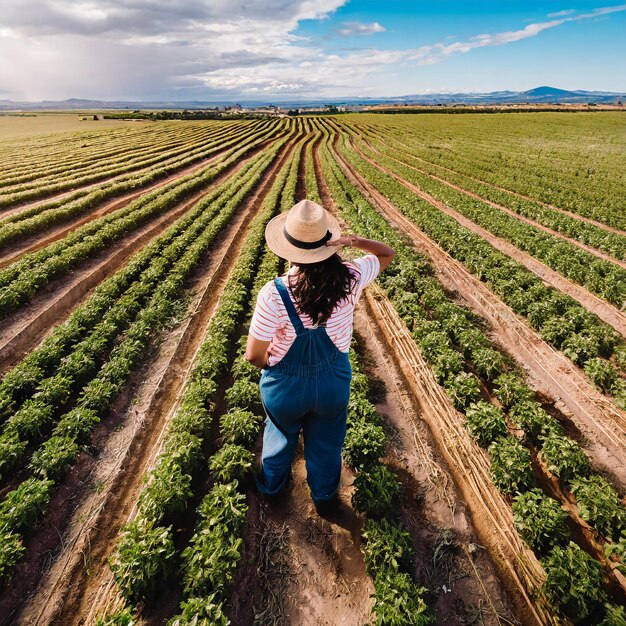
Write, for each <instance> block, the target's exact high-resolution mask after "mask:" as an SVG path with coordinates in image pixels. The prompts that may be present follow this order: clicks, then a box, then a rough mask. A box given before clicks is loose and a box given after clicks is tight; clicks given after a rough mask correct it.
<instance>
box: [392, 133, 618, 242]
mask: <svg viewBox="0 0 626 626" xmlns="http://www.w3.org/2000/svg"><path fill="white" fill-rule="evenodd" d="M394 140H395V141H397V142H398V143H399V144H400V145H402V146H404V147H405V148H406V149H407V150H404V152H405V153H406V154H407V155H408V156H410V157H411V158H412V159H415V160H416V161H420V162H421V163H426V164H427V165H434V166H435V167H440V168H441V169H443V170H446V171H448V172H450V173H451V174H457V175H459V176H464V177H465V178H468V179H469V180H473V181H474V182H476V183H480V184H481V185H486V186H487V187H491V188H492V189H497V190H498V191H504V192H505V193H508V194H511V195H512V196H517V197H518V198H521V199H522V200H528V201H529V202H535V203H536V204H540V205H541V206H544V207H546V208H548V209H552V210H553V211H558V212H559V213H562V214H563V215H567V216H568V217H571V218H573V219H575V220H580V221H581V222H587V223H588V224H593V225H594V226H597V227H598V228H601V229H602V230H606V231H609V232H611V233H615V234H617V235H626V232H625V231H623V230H621V229H620V228H615V227H614V226H609V225H608V224H605V223H604V222H599V221H598V220H594V219H593V218H591V217H585V216H584V215H579V214H578V213H574V212H573V211H568V210H567V209H561V208H559V207H557V206H554V205H553V204H549V203H548V202H543V201H542V200H537V199H536V198H531V197H530V196H526V195H524V194H522V193H519V192H517V191H513V190H511V189H507V188H506V187H500V186H498V185H495V184H494V183H488V182H487V181H486V180H482V179H480V178H474V177H473V176H469V175H468V174H463V173H462V172H459V171H458V170H453V169H452V168H449V167H446V166H445V165H439V164H438V163H434V162H433V161H428V160H427V159H423V158H421V157H418V156H415V155H414V154H412V153H411V152H410V150H411V147H410V146H408V145H407V144H405V143H403V142H402V141H400V140H399V139H397V138H395V137H394Z"/></svg>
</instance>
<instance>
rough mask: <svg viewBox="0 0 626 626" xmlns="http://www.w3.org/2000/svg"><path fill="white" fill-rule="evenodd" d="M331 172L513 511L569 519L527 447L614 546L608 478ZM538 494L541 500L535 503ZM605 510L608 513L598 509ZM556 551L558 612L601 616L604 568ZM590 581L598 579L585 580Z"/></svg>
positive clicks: (615, 501)
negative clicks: (565, 571) (545, 488)
mask: <svg viewBox="0 0 626 626" xmlns="http://www.w3.org/2000/svg"><path fill="white" fill-rule="evenodd" d="M324 173H325V176H326V180H327V182H328V185H329V187H330V189H331V193H332V195H333V197H334V198H335V200H336V202H337V203H338V205H339V206H341V207H342V212H343V215H344V217H345V218H346V219H347V220H348V222H349V223H350V224H351V225H352V227H353V228H354V229H355V231H356V232H360V233H366V232H367V233H368V236H377V237H379V238H382V239H385V240H388V241H390V242H392V245H393V246H394V249H396V251H397V253H398V259H397V261H396V262H394V264H393V266H392V267H391V268H389V270H387V271H386V272H385V274H384V275H383V276H382V277H381V284H382V286H383V287H384V288H385V290H386V292H387V294H388V296H389V298H390V299H391V301H392V303H393V304H394V306H395V307H396V309H397V310H398V312H399V314H400V316H401V317H402V319H403V320H404V321H405V323H406V324H407V326H408V327H409V329H410V330H411V331H412V335H413V337H414V339H415V341H416V343H417V345H418V346H419V348H420V351H421V353H422V354H423V356H424V357H425V358H426V359H427V361H428V362H429V363H430V364H431V366H432V368H433V371H434V373H435V376H436V378H437V380H438V382H439V383H440V384H441V385H442V386H443V388H444V389H445V391H446V393H447V394H448V395H449V397H450V399H451V400H452V402H453V404H454V405H455V406H456V408H457V409H459V410H460V411H462V412H464V413H465V414H466V417H467V421H466V424H467V427H468V429H469V431H470V433H471V434H472V435H473V436H474V438H475V439H476V440H477V442H478V443H479V444H481V445H483V446H485V447H487V446H488V447H489V455H490V458H491V468H492V475H493V480H494V483H495V484H496V486H497V487H498V488H499V489H501V490H502V491H503V492H504V493H506V494H510V495H511V496H512V497H513V498H514V506H516V503H517V502H518V501H521V502H522V503H524V502H525V500H524V499H525V498H528V497H534V498H535V502H536V505H537V507H539V506H540V505H541V506H542V507H543V508H544V509H548V510H551V511H553V512H554V511H561V509H560V506H559V504H558V502H556V501H555V500H551V499H550V498H548V497H547V496H545V495H544V494H543V493H542V492H541V491H540V490H532V488H533V485H534V477H533V472H532V462H531V453H530V451H529V449H528V448H527V447H526V446H540V447H541V450H540V453H539V454H540V456H541V457H542V458H543V459H544V460H545V462H546V463H547V464H548V466H549V469H550V470H551V471H552V472H553V473H554V474H555V475H557V476H558V477H559V478H560V479H561V482H562V484H563V486H565V485H567V484H568V483H569V482H570V481H573V482H572V490H573V491H575V492H576V495H577V498H578V500H579V501H578V508H579V512H580V515H581V516H582V517H583V518H584V519H585V520H586V521H587V522H589V523H590V524H591V525H593V526H595V527H596V530H597V531H598V532H599V533H601V534H602V535H604V536H606V538H607V539H609V540H610V539H615V538H616V537H617V536H618V535H619V533H620V532H621V531H622V529H623V528H624V525H625V523H626V510H625V509H624V508H623V507H622V506H621V503H620V500H619V496H618V494H617V493H616V492H615V490H614V489H613V488H612V487H611V486H610V485H609V484H608V483H607V482H606V481H605V480H604V479H602V478H601V477H599V476H591V477H588V476H589V473H590V468H589V463H588V460H587V458H586V456H585V455H584V452H583V451H582V449H581V448H580V446H578V444H576V443H575V442H574V441H573V440H571V439H569V438H568V437H566V436H565V435H564V433H563V431H562V429H561V427H560V426H559V424H558V422H556V420H555V419H554V418H552V417H551V416H550V415H549V414H548V413H547V412H546V411H545V410H544V409H543V408H542V407H541V405H540V404H539V403H538V402H536V401H535V400H534V398H533V394H532V392H531V390H530V389H529V388H528V386H527V385H526V384H525V383H524V381H523V378H522V375H521V373H520V372H517V371H515V370H513V369H512V367H511V365H510V363H508V361H507V359H506V357H504V356H503V355H502V354H501V353H499V352H498V351H496V350H494V349H493V348H492V347H491V346H490V343H489V341H488V339H487V338H486V337H485V335H484V333H483V332H482V331H481V330H480V327H479V326H478V324H477V320H476V318H475V316H474V315H473V314H472V313H471V312H470V311H469V310H468V309H465V308H463V307H460V306H458V305H456V304H454V303H452V302H451V301H450V300H449V299H448V298H447V297H446V295H445V292H444V291H443V289H442V287H441V285H440V284H439V283H438V282H437V281H436V279H435V278H434V277H433V276H432V268H431V267H430V265H429V263H428V262H427V261H426V259H425V258H424V257H421V256H420V255H418V254H417V253H415V252H414V251H413V250H411V249H410V247H409V246H407V245H406V243H404V242H403V241H402V239H401V238H400V237H399V236H398V235H397V234H396V233H395V231H393V229H392V228H391V227H390V226H389V225H388V223H387V222H385V220H384V219H383V218H382V217H381V216H380V215H379V214H378V213H377V212H376V211H374V209H373V208H372V207H371V206H370V205H369V204H368V203H367V202H366V201H365V199H364V198H363V197H362V196H361V195H360V194H359V193H358V192H357V191H356V190H355V189H354V187H353V186H352V185H351V184H350V183H349V181H348V180H347V178H345V176H344V175H343V174H342V173H341V171H340V170H339V168H338V166H337V165H336V164H334V163H332V161H331V157H330V153H328V152H325V153H324ZM481 384H482V385H485V386H486V387H487V388H488V389H489V390H491V391H492V392H493V393H495V395H496V396H497V397H498V399H499V401H500V402H501V403H502V405H503V407H504V409H505V410H507V411H508V419H509V421H510V423H511V424H512V425H513V426H514V427H515V428H517V429H521V430H523V432H524V433H525V435H524V437H525V438H524V440H523V443H522V442H520V441H519V440H518V439H517V438H516V437H514V436H512V435H509V434H508V428H507V421H506V419H505V415H504V413H503V412H502V410H501V409H499V408H498V407H496V406H494V405H492V404H490V403H489V402H486V401H485V400H484V399H483V398H482V395H483V394H482V393H481ZM524 444H526V445H524ZM530 490H532V491H530ZM529 493H530V494H532V495H531V496H528V495H527V494H529ZM600 501H601V502H602V503H603V507H594V506H593V503H594V502H600ZM515 510H516V523H517V527H518V529H519V531H520V534H521V536H522V537H523V538H524V539H525V540H526V541H527V542H528V543H529V545H530V546H531V548H533V549H535V550H537V551H538V552H539V554H540V555H542V554H545V552H544V553H542V551H541V550H539V547H538V545H537V542H536V541H535V540H534V538H533V537H532V536H530V535H529V534H528V533H527V532H526V529H527V528H532V529H533V530H534V532H536V533H537V534H538V536H543V533H548V532H549V529H543V528H542V527H541V526H538V520H537V519H536V518H533V517H532V512H533V508H532V507H528V506H525V505H524V504H520V505H518V506H517V508H516V509H515ZM565 517H567V514H566V513H564V512H561V514H559V515H558V516H557V520H558V527H559V534H558V535H557V537H558V538H559V540H560V539H563V540H565V539H567V538H568V537H569V533H568V531H567V528H566V526H565V524H564V522H565ZM550 547H552V548H554V549H553V551H552V552H551V553H550V554H549V555H548V556H547V559H546V569H547V571H548V583H547V584H546V587H545V591H546V593H547V594H548V595H549V597H550V598H551V599H552V601H553V602H554V603H555V605H556V606H559V607H560V608H562V609H563V610H566V611H569V610H570V609H571V608H572V607H570V606H566V605H568V603H569V602H571V603H573V604H574V605H575V606H576V610H578V611H580V612H581V614H585V615H586V614H588V613H590V612H592V611H593V610H600V609H599V608H598V604H599V602H600V601H602V600H604V599H605V592H604V591H603V589H602V586H600V587H598V581H601V580H602V571H601V568H600V565H599V563H597V562H596V561H594V560H593V559H592V558H591V557H589V556H588V555H587V554H586V553H584V552H583V551H582V550H581V549H580V548H579V547H578V546H577V545H575V544H570V545H569V546H568V547H567V548H566V549H565V552H559V551H558V550H561V546H560V545H559V544H558V542H555V543H554V545H550ZM557 548H558V550H557ZM565 558H572V559H577V560H578V561H580V562H581V564H582V565H581V572H580V576H579V578H578V579H577V585H576V586H573V585H571V580H570V583H569V584H568V583H567V581H563V580H560V579H559V577H558V576H556V575H553V574H551V572H553V571H556V570H555V568H556V567H557V566H558V565H559V564H562V560H559V559H565ZM583 565H584V566H583ZM585 572H587V573H589V577H588V578H586V579H584V578H583V576H584V574H585Z"/></svg>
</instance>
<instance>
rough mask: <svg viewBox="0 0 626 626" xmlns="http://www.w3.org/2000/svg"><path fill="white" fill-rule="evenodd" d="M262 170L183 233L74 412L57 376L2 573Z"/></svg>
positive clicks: (7, 535)
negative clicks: (54, 407) (52, 409)
mask: <svg viewBox="0 0 626 626" xmlns="http://www.w3.org/2000/svg"><path fill="white" fill-rule="evenodd" d="M285 141H286V140H285ZM283 143H284V142H283ZM271 160H272V158H271V157H270V158H268V159H266V161H265V163H264V165H265V167H267V165H269V163H270V162H271ZM262 171H263V170H262V169H261V170H259V171H256V172H254V175H253V176H251V177H249V178H248V180H247V181H245V183H244V184H242V186H241V188H240V190H239V191H238V193H237V194H236V195H235V196H234V197H232V198H231V199H229V200H228V201H227V202H226V203H224V204H222V203H218V209H219V210H218V211H216V216H215V217H214V219H213V220H209V223H208V224H205V228H204V229H199V230H198V231H196V230H194V229H190V230H189V231H186V232H185V233H183V234H182V235H181V237H182V239H181V240H180V243H181V244H182V245H180V246H179V248H178V250H179V257H178V259H176V261H175V263H174V264H173V266H172V269H171V271H169V272H168V273H167V274H166V275H165V276H164V277H163V278H162V279H161V280H160V281H159V283H158V286H157V288H156V290H155V291H154V293H153V294H152V295H151V297H150V299H149V300H148V301H147V302H146V304H145V305H144V306H143V307H142V308H141V310H140V312H139V313H138V315H137V317H136V318H135V320H133V321H132V323H131V324H130V326H129V327H128V328H127V329H126V330H125V332H124V334H123V336H122V338H121V341H119V342H118V343H117V344H116V345H115V346H114V347H113V349H112V350H111V352H110V354H109V355H108V359H107V360H106V362H105V363H104V365H103V366H102V367H101V368H100V369H99V371H97V372H96V371H93V370H92V373H93V374H95V377H94V378H92V379H91V380H90V381H89V382H88V383H87V384H85V385H83V387H82V391H80V393H78V392H77V393H75V394H74V396H75V398H76V406H75V407H74V408H70V410H69V411H67V409H68V408H69V401H70V399H69V394H70V387H71V383H72V381H70V382H69V383H68V381H67V380H66V379H64V378H61V379H59V377H58V376H57V377H54V378H56V379H57V380H56V382H57V383H58V385H56V386H55V387H54V388H53V389H52V392H57V395H56V396H53V397H52V398H50V393H49V394H48V396H47V398H46V399H48V400H49V401H54V402H57V403H58V401H59V400H60V401H61V407H62V408H61V412H62V414H61V415H60V416H59V417H58V418H57V419H56V420H55V421H56V426H55V427H54V430H53V431H52V436H51V437H50V438H49V439H48V440H47V441H46V442H45V443H44V445H43V446H42V447H41V448H40V449H39V450H37V452H35V454H34V455H33V457H32V460H31V463H30V466H29V469H30V471H31V472H32V473H33V477H32V478H30V479H27V480H25V481H23V482H22V483H21V484H20V485H19V486H18V487H17V488H16V489H14V490H12V491H11V492H9V493H8V494H7V495H6V497H5V499H4V501H3V503H2V504H1V505H0V532H1V534H2V538H3V541H2V542H1V544H0V575H6V574H8V573H9V572H10V570H11V569H12V567H13V566H14V565H15V563H16V562H17V560H19V558H20V557H21V556H22V555H23V553H24V547H23V545H22V541H21V533H24V532H25V531H27V530H29V529H30V527H31V526H32V524H33V523H34V522H35V521H36V520H37V519H39V518H40V517H41V515H43V513H44V512H45V510H46V508H47V506H48V503H49V498H50V495H51V490H52V487H53V486H54V484H55V483H56V482H58V481H59V480H60V479H61V478H62V477H63V475H64V474H65V473H66V471H67V469H68V468H69V467H70V466H71V464H72V463H73V461H74V459H75V458H76V456H77V454H78V453H79V452H80V449H81V445H82V444H83V443H84V442H85V441H86V440H87V439H88V438H89V434H90V432H91V428H92V427H93V426H94V425H95V424H96V423H97V422H98V421H99V419H100V418H101V416H103V415H105V414H106V412H107V410H108V409H109V407H110V406H111V403H112V401H113V400H114V399H115V398H116V397H117V395H118V394H119V391H120V390H121V389H122V387H123V385H124V384H125V382H126V380H127V379H128V376H129V375H130V373H131V372H132V370H133V368H134V367H135V366H136V364H137V363H138V362H139V359H140V357H141V355H142V354H143V353H144V351H145V348H146V346H147V345H148V344H149V343H150V342H151V341H154V339H155V333H158V331H159V330H160V329H162V328H164V326H165V325H166V324H167V323H168V321H169V320H171V319H172V317H173V316H174V315H175V314H176V313H177V312H178V310H179V309H180V307H181V304H180V303H181V302H182V301H183V296H184V285H185V280H186V279H187V277H188V276H189V275H190V273H191V272H192V271H193V269H194V268H195V267H196V266H197V263H198V261H199V260H200V259H201V258H202V256H203V255H204V253H205V252H206V250H207V248H208V247H209V246H210V245H211V243H212V242H213V241H215V238H216V236H217V235H218V233H219V232H220V231H221V230H222V229H223V228H224V226H225V225H226V224H227V223H228V221H229V220H230V218H231V217H232V215H233V213H234V211H235V210H236V209H237V208H238V207H239V206H240V205H241V202H242V201H243V200H244V199H245V197H246V196H247V195H248V194H249V193H250V190H251V189H252V187H253V186H254V185H255V184H256V182H257V181H258V178H259V176H260V175H261V174H262ZM205 209H206V207H205ZM200 219H202V218H200ZM33 399H34V401H35V402H36V401H37V400H38V398H37V394H35V396H34V397H33ZM63 411H65V412H63ZM16 415H17V413H16Z"/></svg>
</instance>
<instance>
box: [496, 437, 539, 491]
mask: <svg viewBox="0 0 626 626" xmlns="http://www.w3.org/2000/svg"><path fill="white" fill-rule="evenodd" d="M489 455H490V456H491V475H492V476H493V482H494V484H495V485H496V487H498V489H500V491H502V492H504V493H507V494H510V495H514V494H516V493H523V492H524V491H527V490H528V489H530V488H531V486H532V485H533V483H534V482H535V481H534V478H533V473H532V469H531V459H530V452H528V450H527V449H526V448H525V447H524V446H523V445H522V444H521V443H520V442H519V441H518V440H517V439H516V438H515V437H513V436H511V435H507V436H505V437H500V438H499V439H496V441H494V442H493V443H492V444H491V445H490V446H489Z"/></svg>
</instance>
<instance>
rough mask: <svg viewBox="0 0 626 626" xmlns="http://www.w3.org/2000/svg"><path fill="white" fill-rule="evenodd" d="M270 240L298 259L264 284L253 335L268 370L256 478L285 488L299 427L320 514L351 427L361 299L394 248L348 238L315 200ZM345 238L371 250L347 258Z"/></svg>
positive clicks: (287, 216)
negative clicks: (342, 250) (353, 349)
mask: <svg viewBox="0 0 626 626" xmlns="http://www.w3.org/2000/svg"><path fill="white" fill-rule="evenodd" d="M265 238H266V241H267V245H268V246H269V248H270V249H271V250H272V251H273V252H274V253H276V254H277V255H278V256H280V257H282V258H284V259H287V260H288V261H290V262H291V266H290V269H289V271H288V272H287V274H285V275H284V276H282V277H279V278H276V279H275V280H273V281H270V282H268V283H267V284H266V285H264V286H263V288H262V289H261V291H260V292H259V297H258V299H257V303H256V307H255V310H254V315H253V317H252V322H251V325H250V332H249V334H248V344H247V349H246V358H247V359H248V361H250V363H252V364H253V365H256V366H257V367H261V368H263V372H262V374H261V381H260V389H261V398H262V400H263V407H264V409H265V412H266V414H267V419H266V422H265V433H264V436H263V452H262V456H261V465H262V467H261V471H260V473H259V474H258V475H257V486H258V488H259V490H260V491H261V492H262V493H264V494H267V495H271V494H276V493H279V492H280V491H282V490H283V489H284V488H285V487H286V485H287V482H288V479H289V476H290V473H291V463H292V461H293V457H294V454H295V450H296V444H297V441H298V435H299V433H300V431H301V430H302V431H303V435H304V457H305V461H306V470H307V482H308V484H309V488H310V490H311V497H312V499H313V502H314V503H315V505H316V508H317V510H318V512H320V513H323V512H330V511H331V510H332V508H333V506H334V505H335V504H336V502H337V500H336V493H337V489H338V488H339V479H340V475H341V448H342V446H343V441H344V438H345V434H346V417H347V405H348V398H349V396H350V380H351V379H352V369H351V367H350V361H349V360H348V350H349V347H350V340H351V338H352V325H353V320H354V307H355V305H356V302H357V300H358V299H359V297H360V295H361V292H362V290H363V288H364V287H365V286H366V285H368V284H369V283H371V282H372V281H373V280H374V279H375V278H376V276H378V274H379V272H381V271H382V270H383V269H385V268H386V267H387V265H389V263H390V262H391V260H392V259H393V257H394V256H395V252H394V251H393V250H392V249H391V248H390V247H389V246H387V245H385V244H384V243H381V242H379V241H373V240H370V239H363V238H361V237H355V236H349V237H342V236H341V229H340V227H339V224H338V222H337V220H336V219H335V218H334V217H333V216H332V215H330V213H328V212H327V211H326V210H325V209H324V208H323V207H321V206H320V205H318V204H316V203H314V202H311V201H310V200H302V201H301V202H299V203H298V204H296V205H295V206H294V207H292V208H291V209H290V210H289V211H288V212H286V213H283V214H281V215H279V216H277V217H275V218H273V219H272V220H271V221H270V222H269V223H268V225H267V227H266V229H265ZM342 245H350V246H353V247H356V248H359V249H361V250H364V251H366V252H368V253H370V254H367V255H365V256H362V257H360V258H358V259H355V260H354V261H352V262H344V261H342V260H341V258H340V257H339V255H338V254H337V252H336V250H337V247H338V246H342Z"/></svg>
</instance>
